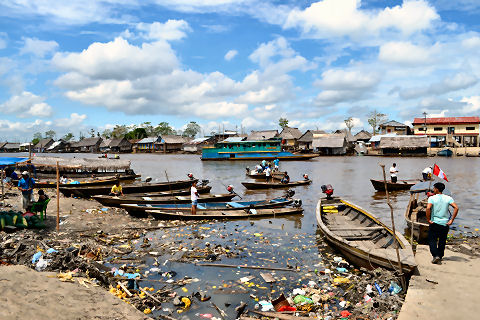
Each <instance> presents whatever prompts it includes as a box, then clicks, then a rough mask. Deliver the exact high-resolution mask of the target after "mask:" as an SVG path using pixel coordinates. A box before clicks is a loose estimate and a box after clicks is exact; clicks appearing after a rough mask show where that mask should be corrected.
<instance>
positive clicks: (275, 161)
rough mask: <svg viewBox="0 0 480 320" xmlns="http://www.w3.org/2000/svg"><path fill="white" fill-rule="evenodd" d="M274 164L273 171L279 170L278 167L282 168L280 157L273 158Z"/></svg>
mask: <svg viewBox="0 0 480 320" xmlns="http://www.w3.org/2000/svg"><path fill="white" fill-rule="evenodd" d="M273 165H274V168H273V171H278V169H279V168H280V160H278V158H275V160H273Z"/></svg>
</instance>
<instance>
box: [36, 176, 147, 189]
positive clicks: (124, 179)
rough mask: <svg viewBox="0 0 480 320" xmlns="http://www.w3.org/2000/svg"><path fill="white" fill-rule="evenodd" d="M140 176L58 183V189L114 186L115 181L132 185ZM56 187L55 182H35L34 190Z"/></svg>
mask: <svg viewBox="0 0 480 320" xmlns="http://www.w3.org/2000/svg"><path fill="white" fill-rule="evenodd" d="M140 177H141V175H139V174H136V175H128V176H127V175H122V176H118V177H102V178H100V179H87V180H82V181H78V183H75V184H72V183H60V185H59V186H60V187H69V186H82V187H92V186H105V185H108V186H110V187H111V186H112V185H113V184H115V181H117V180H120V181H121V182H122V183H132V182H134V181H135V180H136V179H137V178H140ZM56 187H57V182H56V181H51V180H47V181H44V180H43V181H42V180H40V181H36V182H35V188H38V189H40V188H56Z"/></svg>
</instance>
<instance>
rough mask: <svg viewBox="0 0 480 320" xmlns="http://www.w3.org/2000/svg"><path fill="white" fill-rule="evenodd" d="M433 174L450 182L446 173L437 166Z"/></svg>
mask: <svg viewBox="0 0 480 320" xmlns="http://www.w3.org/2000/svg"><path fill="white" fill-rule="evenodd" d="M433 174H434V175H436V176H437V177H439V178H442V179H443V180H445V181H447V182H448V179H447V175H446V174H445V172H443V170H442V169H440V167H439V166H437V165H434V166H433Z"/></svg>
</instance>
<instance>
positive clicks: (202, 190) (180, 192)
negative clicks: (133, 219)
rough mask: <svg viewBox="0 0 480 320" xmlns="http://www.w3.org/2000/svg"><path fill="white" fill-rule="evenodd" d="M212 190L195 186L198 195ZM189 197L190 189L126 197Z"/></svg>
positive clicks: (135, 194)
mask: <svg viewBox="0 0 480 320" xmlns="http://www.w3.org/2000/svg"><path fill="white" fill-rule="evenodd" d="M211 190H212V187H211V186H198V185H197V192H198V193H199V194H206V193H210V191H211ZM188 195H190V188H185V189H178V190H172V191H158V192H143V193H129V194H128V196H130V197H153V198H158V197H172V196H188Z"/></svg>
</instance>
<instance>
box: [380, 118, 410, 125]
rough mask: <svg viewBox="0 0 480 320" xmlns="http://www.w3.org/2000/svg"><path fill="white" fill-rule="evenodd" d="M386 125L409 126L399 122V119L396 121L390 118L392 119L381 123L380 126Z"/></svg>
mask: <svg viewBox="0 0 480 320" xmlns="http://www.w3.org/2000/svg"><path fill="white" fill-rule="evenodd" d="M386 126H389V127H408V126H407V125H406V124H405V123H401V122H398V121H395V120H390V121H387V122H384V123H382V124H381V125H379V127H386Z"/></svg>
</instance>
